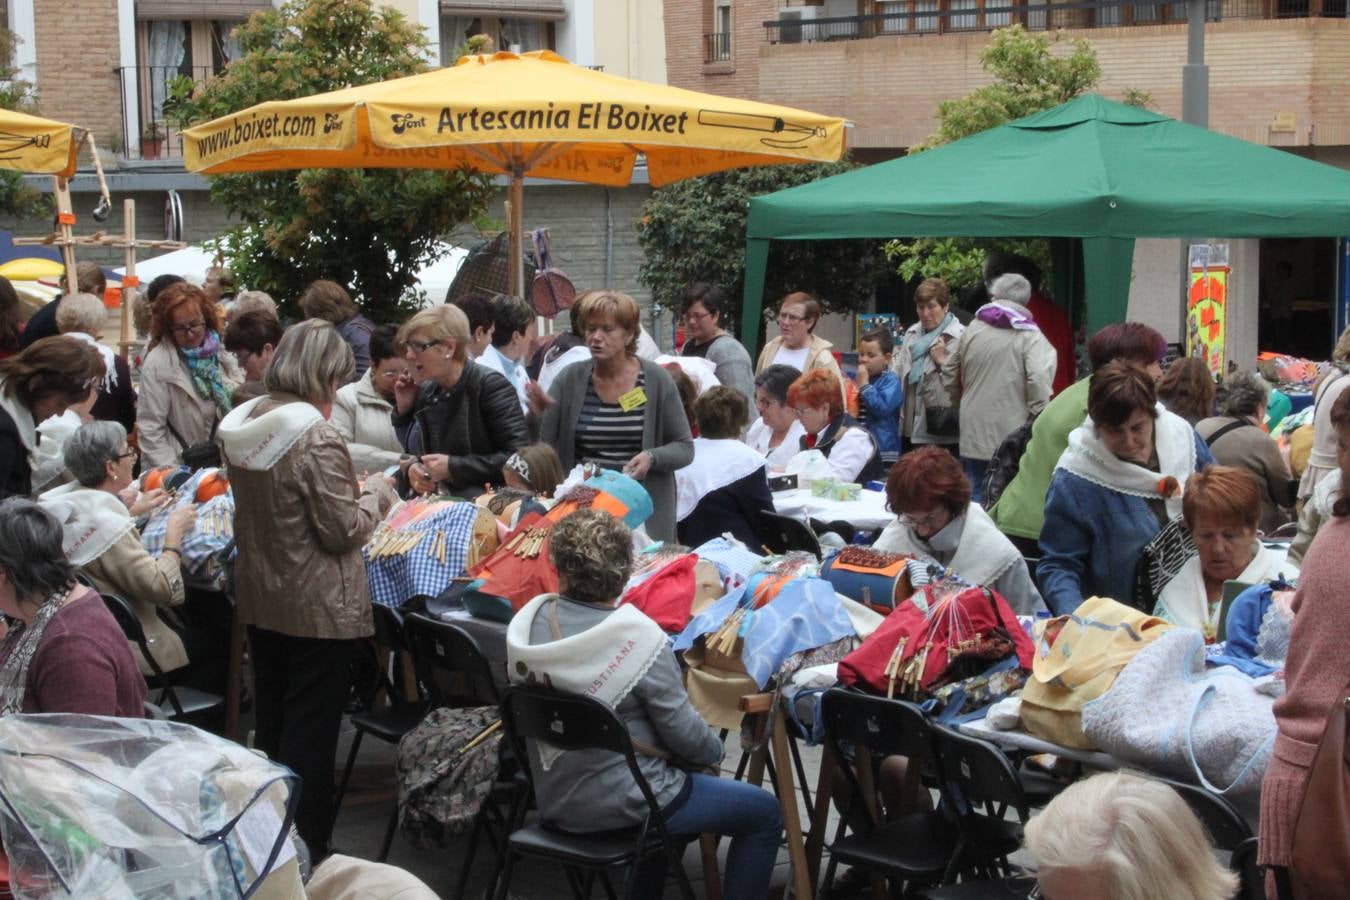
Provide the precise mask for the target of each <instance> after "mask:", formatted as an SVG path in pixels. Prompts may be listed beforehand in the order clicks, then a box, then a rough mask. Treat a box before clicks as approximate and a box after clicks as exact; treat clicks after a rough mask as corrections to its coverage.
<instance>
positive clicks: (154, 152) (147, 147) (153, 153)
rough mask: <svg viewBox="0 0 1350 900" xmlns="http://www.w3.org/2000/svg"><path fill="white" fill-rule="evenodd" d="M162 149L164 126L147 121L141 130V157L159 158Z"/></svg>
mask: <svg viewBox="0 0 1350 900" xmlns="http://www.w3.org/2000/svg"><path fill="white" fill-rule="evenodd" d="M163 150H164V126H163V125H161V124H160V123H159V122H147V123H146V124H145V128H144V129H143V130H142V131H141V159H159V157H160V155H161V153H162V152H163Z"/></svg>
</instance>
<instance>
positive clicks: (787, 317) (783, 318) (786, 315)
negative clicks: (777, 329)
mask: <svg viewBox="0 0 1350 900" xmlns="http://www.w3.org/2000/svg"><path fill="white" fill-rule="evenodd" d="M778 321H780V322H805V321H806V316H799V315H796V314H795V313H790V312H780V313H779V314H778Z"/></svg>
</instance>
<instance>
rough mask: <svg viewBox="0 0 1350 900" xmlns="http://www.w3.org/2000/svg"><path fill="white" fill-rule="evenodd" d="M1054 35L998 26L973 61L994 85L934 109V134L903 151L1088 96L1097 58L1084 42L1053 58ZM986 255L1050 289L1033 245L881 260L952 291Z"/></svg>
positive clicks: (971, 281)
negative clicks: (1006, 259)
mask: <svg viewBox="0 0 1350 900" xmlns="http://www.w3.org/2000/svg"><path fill="white" fill-rule="evenodd" d="M1059 43H1061V40H1060V38H1059V36H1058V35H1057V34H1056V35H1053V36H1052V35H1048V34H1034V35H1033V34H1029V33H1028V32H1027V31H1026V29H1025V28H1023V27H1022V26H1021V25H1012V26H1009V27H1007V28H1000V29H998V30H997V31H995V32H994V33H993V38H992V40H990V42H989V44H988V45H987V46H986V47H985V48H984V50H982V51H981V52H980V63H981V65H983V67H984V70H985V71H986V72H988V73H989V74H990V75H991V76H993V79H994V80H993V82H992V83H990V84H987V85H985V86H983V87H980V88H976V89H975V90H974V91H971V92H970V93H969V94H967V95H966V96H964V97H962V98H960V99H958V100H945V101H943V102H942V103H940V104H938V129H937V131H935V132H933V134H931V135H929V136H928V138H927V139H926V140H925V141H924V142H923V143H921V144H918V145H916V146H914V147H911V148H910V153H921V152H923V151H925V150H930V149H932V148H934V147H940V146H941V145H943V144H946V143H950V142H951V141H958V140H960V139H961V138H964V137H969V136H970V135H972V134H978V133H979V132H981V131H986V130H988V129H990V128H996V127H998V126H999V125H1003V124H1005V123H1007V122H1011V121H1014V120H1015V119H1020V118H1022V117H1024V116H1029V115H1032V114H1033V113H1037V112H1040V111H1041V110H1045V109H1049V108H1051V107H1052V106H1058V105H1059V104H1061V103H1065V102H1068V101H1069V100H1072V99H1073V98H1074V97H1077V96H1078V95H1080V94H1082V93H1085V92H1087V91H1090V90H1092V89H1093V88H1094V87H1095V86H1096V85H1097V82H1098V81H1099V80H1100V79H1101V74H1102V70H1101V66H1100V65H1099V64H1098V62H1097V52H1096V50H1094V49H1093V47H1092V45H1091V44H1089V43H1088V42H1087V41H1085V40H1082V39H1078V40H1075V41H1072V42H1071V43H1070V44H1069V52H1068V53H1056V52H1055V51H1054V47H1055V45H1057V44H1059ZM1127 100H1129V101H1131V102H1135V103H1138V104H1139V105H1144V103H1145V102H1147V95H1146V94H1141V93H1140V92H1136V91H1130V92H1127ZM989 250H1003V251H1006V252H1009V253H1020V254H1022V255H1023V256H1029V257H1031V258H1032V259H1034V260H1035V261H1036V263H1037V264H1038V265H1039V266H1040V267H1041V269H1042V271H1043V272H1044V273H1045V282H1046V283H1047V284H1048V283H1050V248H1049V243H1048V242H1047V241H1045V240H1040V239H1024V238H1014V239H1007V238H1000V239H993V240H980V239H976V238H919V239H917V240H912V241H905V240H899V241H891V242H890V243H888V244H887V245H886V255H887V256H888V257H889V258H890V259H891V261H892V262H893V263H895V264H897V266H898V271H899V272H900V275H901V277H903V278H904V279H906V280H911V279H914V278H919V277H925V278H926V277H937V278H942V279H943V280H945V281H946V282H947V283H948V284H949V285H951V286H953V287H970V286H973V285H975V284H978V283H979V282H980V279H981V266H982V265H983V262H984V256H985V254H986V252H988V251H989Z"/></svg>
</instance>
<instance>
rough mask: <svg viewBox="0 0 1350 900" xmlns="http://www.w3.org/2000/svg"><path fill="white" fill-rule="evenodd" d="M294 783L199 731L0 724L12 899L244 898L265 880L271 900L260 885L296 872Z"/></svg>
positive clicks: (43, 719)
mask: <svg viewBox="0 0 1350 900" xmlns="http://www.w3.org/2000/svg"><path fill="white" fill-rule="evenodd" d="M298 781H299V779H298V778H297V777H296V776H295V775H294V774H293V773H292V772H291V771H290V770H289V769H286V768H284V767H283V766H279V765H277V764H275V763H272V762H269V761H268V760H267V759H265V758H263V757H261V756H259V755H257V754H255V753H253V752H251V751H249V750H247V749H245V748H244V747H241V746H240V745H238V744H235V743H232V742H230V741H227V740H225V739H223V738H219V737H216V736H215V735H212V734H208V733H207V732H205V731H202V730H200V729H198V728H194V727H192V726H191V725H182V724H178V723H175V722H164V721H154V720H149V719H115V718H109V717H104V716H84V715H71V714H47V715H12V716H6V717H4V718H0V839H3V841H4V847H5V852H6V853H7V854H8V856H9V861H10V868H11V873H10V880H11V889H12V890H13V891H14V894H15V896H16V897H53V896H54V897H138V898H140V897H155V898H178V897H183V898H187V897H248V896H250V895H251V894H253V893H254V891H255V890H257V889H258V888H259V887H260V886H262V885H263V883H264V881H266V882H267V887H268V890H267V891H266V893H267V894H269V895H271V894H273V890H274V888H276V887H281V885H276V884H274V881H275V879H273V878H265V876H267V875H268V874H269V873H272V872H275V873H276V874H277V876H278V877H280V878H282V880H283V881H288V880H290V877H291V875H292V874H293V873H294V871H295V866H294V865H288V863H289V862H290V861H291V860H292V859H293V858H294V856H295V849H294V845H293V844H292V843H291V841H290V840H289V830H290V823H291V818H292V815H293V812H294V809H293V805H294V800H295V799H296V798H297V797H298V791H297V790H296V787H297V785H298ZM283 867H284V868H285V870H286V871H285V872H284V873H283V871H282V869H283ZM295 884H296V885H298V884H299V879H298V876H296V877H295ZM281 893H282V894H283V895H286V894H290V893H291V892H290V891H289V890H287V889H286V888H282V891H281Z"/></svg>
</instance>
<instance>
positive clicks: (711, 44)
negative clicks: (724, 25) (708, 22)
mask: <svg viewBox="0 0 1350 900" xmlns="http://www.w3.org/2000/svg"><path fill="white" fill-rule="evenodd" d="M730 60H731V32H729V31H715V32H712V33H711V34H705V35H703V62H704V64H705V65H706V64H708V63H718V62H728V61H730Z"/></svg>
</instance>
